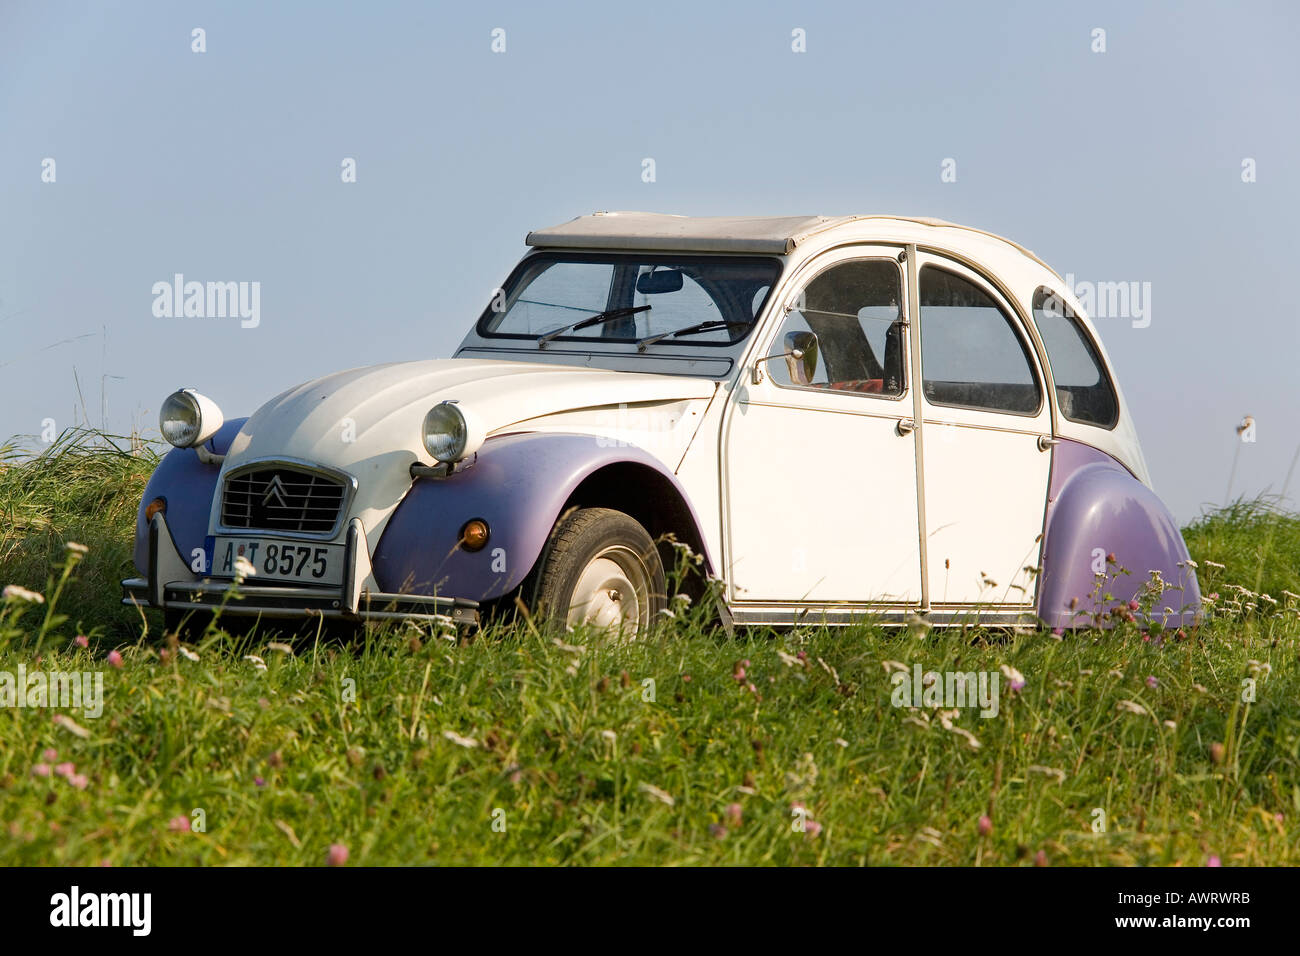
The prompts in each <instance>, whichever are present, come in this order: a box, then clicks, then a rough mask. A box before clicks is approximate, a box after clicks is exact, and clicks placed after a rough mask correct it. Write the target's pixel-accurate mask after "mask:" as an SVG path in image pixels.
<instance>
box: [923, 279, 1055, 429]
mask: <svg viewBox="0 0 1300 956" xmlns="http://www.w3.org/2000/svg"><path fill="white" fill-rule="evenodd" d="M920 294H921V373H922V379H923V383H922V384H923V388H924V390H925V397H926V399H927V400H928V401H929V402H930V403H931V404H933V405H954V406H957V407H959V408H975V409H980V410H982V411H990V412H1011V413H1012V414H1016V415H1034V414H1036V413H1037V412H1038V409H1039V407H1040V406H1041V404H1042V395H1041V393H1040V391H1039V388H1038V381H1037V378H1036V377H1035V375H1034V367H1033V364H1032V362H1031V360H1030V358H1029V351H1028V349H1027V348H1026V347H1025V343H1024V341H1023V340H1022V339H1021V337H1020V336H1019V335H1018V334H1016V331H1015V327H1014V326H1013V325H1012V322H1011V317H1010V316H1008V315H1007V314H1006V313H1005V312H1003V311H1002V309H1001V308H1000V307H999V306H998V304H997V303H996V302H994V301H993V299H992V298H991V297H990V296H989V295H988V294H987V293H986V292H985V291H984V290H983V289H981V288H980V287H979V286H977V285H975V284H974V283H973V282H970V281H968V280H966V279H964V278H962V277H961V276H959V275H957V274H956V273H953V272H949V271H947V270H946V269H940V268H937V267H935V266H930V265H927V266H923V267H922V268H921V281H920Z"/></svg>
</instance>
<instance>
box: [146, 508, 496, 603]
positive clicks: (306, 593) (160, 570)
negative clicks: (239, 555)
mask: <svg viewBox="0 0 1300 956" xmlns="http://www.w3.org/2000/svg"><path fill="white" fill-rule="evenodd" d="M148 534H149V569H148V576H147V577H143V578H127V579H126V580H124V581H123V582H122V603H123V604H127V605H131V606H133V607H152V608H157V609H158V610H175V611H192V610H196V609H200V608H205V609H213V610H215V609H218V608H219V609H221V612H222V613H223V614H229V615H237V616H240V617H245V616H259V615H260V616H262V617H267V618H299V617H309V616H310V617H325V618H337V619H341V620H351V621H397V620H402V621H405V620H435V619H438V618H443V619H448V618H449V619H450V620H451V621H453V622H454V623H456V624H477V623H478V619H479V613H478V607H479V606H478V602H477V601H470V600H466V599H464V598H449V597H431V596H428V595H423V594H388V593H384V592H377V591H371V590H369V589H367V588H366V587H365V586H364V582H365V580H366V578H367V577H368V576H369V573H370V556H369V553H368V551H367V549H366V544H365V541H366V539H365V534H364V532H363V531H362V528H361V522H360V521H358V520H357V519H355V518H354V519H353V520H352V523H351V525H349V527H348V535H347V547H346V550H345V553H344V557H345V565H344V567H345V569H346V570H345V573H344V575H343V584H342V586H341V587H340V588H339V589H338V590H333V589H329V588H309V587H294V586H288V585H284V586H282V585H256V584H249V583H247V581H246V582H245V583H244V584H241V585H238V586H236V584H235V582H234V581H228V580H224V579H220V578H200V577H198V576H197V575H195V574H194V572H193V571H191V570H190V568H189V565H187V564H186V563H185V561H184V559H182V558H181V556H180V554H179V553H178V552H177V550H176V546H175V544H174V543H173V542H172V536H171V532H170V531H169V530H168V529H167V519H166V518H165V517H164V516H163V515H162V514H156V515H154V517H153V520H152V521H151V522H150V523H149V532H148Z"/></svg>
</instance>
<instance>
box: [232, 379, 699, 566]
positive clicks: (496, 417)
mask: <svg viewBox="0 0 1300 956" xmlns="http://www.w3.org/2000/svg"><path fill="white" fill-rule="evenodd" d="M716 388H717V383H716V382H714V381H711V380H709V379H702V378H689V377H678V376H668V375H653V374H646V373H638V372H613V371H608V370H605V369H596V368H578V367H572V366H565V365H551V364H542V363H533V362H502V361H484V360H479V359H436V360H429V361H420V362H397V363H391V364H387V365H372V366H368V367H364V368H355V369H349V370H347V371H343V372H335V373H334V374H332V375H326V376H324V377H323V378H319V379H316V380H315V381H312V382H307V383H306V384H304V385H299V386H297V387H295V388H291V389H289V390H288V391H287V392H284V393H282V394H280V395H277V396H276V397H275V398H273V399H271V400H270V401H269V402H267V403H266V404H265V405H263V406H262V407H261V408H259V409H258V410H257V411H256V412H255V413H254V414H253V415H252V417H250V418H249V419H248V421H247V422H246V423H245V424H244V427H243V428H242V429H241V430H240V432H239V434H238V435H237V436H236V437H235V439H234V441H233V442H232V443H231V446H230V448H229V450H228V451H227V453H226V459H225V462H224V464H223V466H222V478H223V479H224V476H225V473H226V472H228V471H230V470H231V469H234V468H238V467H239V466H240V465H242V464H247V463H248V462H251V461H256V460H260V459H282V460H283V459H297V460H299V461H304V462H310V463H313V464H319V465H324V466H328V467H332V468H336V469H339V470H341V471H344V472H347V473H348V474H350V475H352V476H353V477H355V478H356V479H357V482H358V489H357V494H356V497H355V499H354V501H353V504H352V507H351V508H350V509H349V510H350V514H351V515H352V516H354V517H360V518H361V520H362V523H363V525H364V526H365V528H366V532H367V537H368V538H369V542H370V545H371V547H372V548H373V546H374V545H375V543H376V542H377V541H378V533H379V532H380V531H382V528H383V524H384V523H385V522H386V520H387V518H388V516H389V515H390V514H391V513H392V511H393V509H394V508H396V507H397V504H398V503H399V502H400V501H401V499H402V497H403V496H404V495H405V494H406V492H407V490H408V489H409V488H410V485H411V479H410V466H411V465H412V464H413V463H414V462H416V461H420V462H424V463H426V464H434V462H433V460H432V459H431V458H430V457H429V455H428V453H427V452H426V451H425V450H424V447H423V445H422V444H421V441H420V428H421V425H422V423H423V421H424V416H425V414H426V413H427V412H428V411H429V409H430V408H431V407H433V406H434V405H435V404H437V403H438V402H441V401H445V400H447V399H456V400H457V401H459V402H460V404H461V405H462V406H463V407H465V408H466V409H469V410H472V411H473V412H474V413H475V414H477V415H478V417H479V419H480V420H481V421H482V422H483V424H484V426H485V427H486V428H487V433H488V435H489V436H491V435H493V434H499V433H501V432H504V431H509V430H511V426H514V425H517V424H519V423H520V422H526V421H529V420H530V419H536V418H542V417H544V416H554V415H556V414H557V413H560V412H566V411H573V410H578V409H597V408H602V407H606V408H615V409H617V408H618V406H619V405H622V404H627V405H633V404H636V403H645V402H673V401H681V400H684V399H708V398H711V397H712V396H713V394H714V391H715V390H716ZM218 487H221V485H220V484H219V485H218ZM219 515H220V501H219V500H217V501H214V502H213V509H212V515H211V519H210V522H209V527H210V530H213V531H215V529H216V526H217V524H218V519H219Z"/></svg>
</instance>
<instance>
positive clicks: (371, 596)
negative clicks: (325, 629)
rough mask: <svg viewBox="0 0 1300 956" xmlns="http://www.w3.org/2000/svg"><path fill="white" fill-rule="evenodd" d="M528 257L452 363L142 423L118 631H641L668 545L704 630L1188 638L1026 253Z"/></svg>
mask: <svg viewBox="0 0 1300 956" xmlns="http://www.w3.org/2000/svg"><path fill="white" fill-rule="evenodd" d="M528 242H529V244H530V245H531V246H533V247H534V249H533V251H532V252H530V253H529V254H528V255H526V256H525V257H524V259H523V260H522V261H521V262H520V264H519V265H518V266H517V267H516V269H515V270H514V272H513V273H512V274H511V276H510V278H509V279H508V280H507V282H506V283H505V285H504V286H503V292H502V294H501V295H499V296H498V298H496V299H494V301H493V303H492V304H491V305H490V306H489V307H488V309H486V310H485V312H484V313H483V316H482V317H481V318H480V319H479V321H478V323H477V324H476V325H475V327H474V328H473V329H472V330H471V331H470V333H469V334H468V335H467V336H466V338H465V340H464V342H463V343H462V345H461V348H460V350H459V351H458V353H457V354H458V356H459V357H457V358H453V359H446V360H425V361H413V362H401V363H392V364H387V365H379V366H372V367H367V368H357V369H350V370H347V371H342V372H338V373H334V374H332V375H327V376H325V377H323V378H320V379H316V380H314V381H311V382H308V383H305V384H303V385H300V386H297V387H295V388H291V389H289V390H287V391H285V392H283V393H281V394H280V395H278V396H276V397H275V398H273V399H271V400H270V401H269V402H267V403H266V404H265V405H263V406H262V407H261V408H259V409H257V410H256V411H255V412H254V413H253V415H252V416H251V417H249V418H247V419H235V420H231V421H224V420H223V418H222V416H221V413H220V410H219V409H218V408H217V406H216V405H215V403H213V402H212V401H211V400H210V399H208V398H206V397H204V396H202V395H201V394H199V393H198V392H196V391H194V390H192V389H183V390H181V391H179V392H176V393H174V394H173V395H172V396H169V397H168V399H167V400H166V402H165V403H164V405H163V410H162V413H161V414H160V427H161V429H162V431H163V434H164V437H165V438H167V440H168V441H169V442H171V443H172V444H173V445H174V446H175V447H174V448H173V450H172V451H170V452H169V453H168V454H167V455H166V456H164V458H163V459H162V461H161V462H160V464H159V465H158V467H157V469H156V470H155V472H154V474H153V475H152V476H151V478H150V480H149V482H148V484H147V486H146V489H145V494H144V497H143V499H142V501H141V504H140V508H139V511H138V514H137V521H136V531H135V535H136V539H135V552H134V563H135V566H136V569H137V571H138V573H139V576H138V577H135V578H131V579H129V580H126V581H124V582H123V593H124V597H123V601H124V602H125V603H131V604H136V605H139V606H152V607H155V608H160V609H163V610H165V611H167V612H168V614H169V615H171V616H172V618H171V619H173V620H174V619H175V616H177V615H182V614H184V613H186V612H188V611H191V610H195V609H200V610H211V609H221V611H222V613H224V614H229V615H234V616H244V617H248V616H263V617H267V618H290V619H293V618H306V617H310V616H322V617H326V618H343V619H349V620H362V619H380V620H383V619H437V618H445V619H450V620H453V621H458V622H471V621H474V620H477V618H478V616H479V613H480V611H481V610H484V609H488V608H495V607H498V606H499V607H514V606H515V605H516V603H517V602H516V601H515V598H520V599H522V600H523V602H524V605H525V607H528V606H530V605H533V606H534V609H537V608H541V609H542V610H543V612H544V614H545V615H546V616H547V617H548V618H549V619H551V620H555V621H557V622H559V623H562V624H563V623H567V624H569V625H570V626H573V625H576V624H579V623H593V624H596V625H599V626H607V627H613V628H618V629H620V630H622V629H627V628H631V629H634V630H640V629H642V628H643V627H644V626H646V624H647V622H648V621H649V620H652V619H653V617H654V616H655V615H656V614H657V613H658V611H659V610H661V609H663V608H664V607H665V606H666V597H667V595H665V594H663V593H661V592H662V591H663V589H664V587H665V585H664V581H665V566H666V565H667V564H668V563H669V562H670V561H672V560H673V559H674V554H675V552H674V551H673V549H672V548H671V547H669V546H668V545H667V544H666V543H665V542H670V541H671V542H675V543H677V544H679V545H683V546H685V548H686V549H687V551H688V552H689V553H691V554H693V555H694V556H695V559H696V560H698V562H699V567H700V568H701V569H702V570H703V571H704V572H705V573H706V574H707V575H708V576H711V577H715V578H720V579H722V584H721V586H720V587H717V588H713V589H712V591H713V593H714V594H715V595H718V596H719V598H720V603H719V610H720V611H721V614H722V617H723V619H724V621H725V622H727V623H730V622H731V621H732V620H735V621H736V622H739V623H767V624H792V623H798V622H818V621H820V622H826V623H832V624H840V623H848V622H851V621H854V620H859V619H861V618H864V617H870V618H872V619H876V620H880V621H884V622H886V623H889V622H897V623H902V622H906V621H912V620H914V619H915V617H916V616H917V615H920V616H922V617H925V618H928V619H929V620H930V621H931V622H933V623H939V624H943V623H956V622H962V623H966V622H971V621H982V622H985V623H997V624H1033V625H1040V624H1041V625H1045V626H1048V627H1053V628H1070V627H1077V626H1085V625H1090V624H1097V623H1100V624H1103V625H1109V624H1111V623H1113V622H1114V621H1115V620H1118V619H1121V618H1122V619H1127V618H1128V616H1129V615H1130V614H1132V613H1134V609H1132V608H1129V606H1128V605H1129V602H1130V601H1135V602H1138V604H1139V608H1138V609H1137V613H1138V614H1142V615H1149V616H1150V617H1151V618H1152V619H1156V620H1160V621H1161V622H1162V623H1164V624H1166V625H1187V624H1192V623H1195V622H1196V621H1197V620H1199V614H1200V593H1199V590H1198V585H1197V581H1196V575H1195V571H1194V565H1193V564H1192V563H1191V562H1190V560H1189V557H1188V554H1187V549H1186V546H1185V544H1184V543H1183V540H1182V538H1181V536H1180V534H1179V532H1178V528H1177V525H1176V523H1175V522H1174V520H1173V518H1172V516H1171V515H1170V514H1169V512H1168V511H1167V509H1166V508H1165V507H1164V505H1163V504H1162V503H1161V502H1160V500H1159V498H1158V497H1157V496H1156V495H1155V493H1154V492H1153V491H1152V490H1151V488H1150V485H1149V479H1148V476H1147V472H1146V465H1145V462H1144V461H1143V459H1142V454H1141V449H1140V446H1139V445H1138V441H1137V436H1136V433H1135V431H1134V429H1133V425H1132V421H1131V418H1130V416H1129V414H1128V409H1127V405H1126V403H1125V401H1124V397H1123V393H1122V392H1121V391H1120V389H1119V386H1118V384H1117V383H1115V381H1114V376H1113V373H1112V371H1111V365H1110V362H1109V359H1108V357H1107V355H1106V353H1105V350H1104V347H1103V346H1102V344H1101V343H1100V341H1099V340H1098V338H1097V335H1096V332H1095V330H1094V329H1093V328H1092V326H1091V323H1089V321H1088V319H1087V317H1086V316H1085V315H1084V314H1083V312H1082V310H1081V308H1080V307H1079V303H1078V302H1077V300H1075V299H1074V297H1073V295H1072V294H1071V293H1070V291H1069V290H1068V289H1067V288H1066V287H1065V284H1064V283H1063V282H1062V281H1061V280H1060V278H1059V277H1058V276H1057V275H1056V274H1055V273H1054V272H1052V270H1051V269H1049V268H1048V267H1047V266H1046V265H1044V264H1043V263H1042V262H1041V261H1039V260H1038V259H1037V258H1036V257H1034V256H1033V255H1032V253H1029V252H1028V251H1027V250H1024V249H1023V248H1022V247H1020V246H1017V245H1015V244H1014V243H1012V242H1010V241H1008V240H1004V239H1001V238H999V237H996V236H991V235H989V234H987V233H983V232H980V231H978V230H973V229H967V228H965V227H959V226H953V225H951V224H946V223H940V222H938V221H933V220H909V219H901V218H896V217H842V218H839V219H827V218H824V217H812V218H786V219H688V218H685V217H671V216H658V215H653V214H643V213H626V214H622V213H608V214H597V215H594V216H587V217H580V218H579V219H577V220H574V221H573V222H571V223H566V224H564V225H562V226H558V227H553V228H552V229H549V230H541V231H538V232H534V233H531V234H529V237H528ZM828 509H829V510H828ZM819 531H824V532H825V533H824V534H819V533H817V532H819ZM1099 555H1100V558H1099ZM990 569H992V570H991V571H990ZM1123 571H1127V572H1130V573H1127V574H1126V573H1123ZM994 578H998V579H1001V580H1000V581H997V580H994ZM1153 581H1154V582H1156V586H1155V590H1154V591H1153V584H1152V582H1153ZM1102 595H1105V596H1106V597H1105V600H1104V601H1103V600H1102ZM1103 604H1104V605H1105V606H1102V605H1103Z"/></svg>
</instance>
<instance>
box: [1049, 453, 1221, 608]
mask: <svg viewBox="0 0 1300 956" xmlns="http://www.w3.org/2000/svg"><path fill="white" fill-rule="evenodd" d="M1111 555H1113V556H1114V559H1113V561H1111V560H1109V559H1110V556H1111ZM1188 559H1189V555H1188V553H1187V545H1186V544H1185V543H1184V542H1183V537H1182V535H1181V534H1180V533H1179V531H1178V525H1177V524H1176V523H1175V522H1174V519H1173V516H1172V515H1170V513H1169V511H1168V509H1167V508H1165V506H1164V504H1163V503H1162V502H1161V501H1160V499H1159V498H1157V497H1156V495H1155V493H1154V492H1153V491H1152V490H1151V489H1150V488H1148V487H1147V486H1146V485H1144V484H1142V482H1140V481H1138V480H1137V479H1136V478H1134V477H1133V476H1132V475H1131V474H1129V472H1128V471H1127V470H1126V469H1125V468H1124V467H1123V466H1122V465H1120V464H1119V463H1118V462H1116V461H1115V460H1114V459H1113V458H1111V457H1110V456H1109V455H1106V454H1104V453H1102V452H1100V451H1098V450H1096V449H1095V448H1091V447H1089V446H1087V445H1084V444H1082V443H1080V442H1073V441H1062V442H1061V443H1060V444H1059V445H1058V446H1057V447H1056V449H1055V452H1054V457H1053V461H1052V480H1051V490H1050V491H1049V492H1048V504H1047V536H1046V539H1045V540H1044V542H1043V571H1042V581H1041V583H1040V586H1039V592H1038V614H1039V617H1041V618H1042V619H1043V621H1044V622H1045V623H1046V624H1047V626H1048V627H1053V628H1055V627H1061V628H1068V627H1083V626H1087V625H1089V624H1091V623H1093V617H1092V616H1093V614H1094V613H1095V612H1097V611H1101V610H1109V609H1113V608H1114V607H1115V606H1116V605H1118V604H1127V603H1128V602H1129V601H1130V600H1137V601H1139V602H1143V601H1144V600H1145V599H1144V596H1143V594H1142V592H1143V590H1144V589H1145V588H1146V586H1147V585H1148V584H1149V583H1150V582H1151V581H1152V574H1151V572H1152V571H1157V572H1159V574H1160V577H1161V579H1162V580H1163V581H1164V583H1165V585H1166V588H1167V589H1166V590H1165V592H1164V594H1163V595H1162V596H1160V597H1159V598H1157V599H1156V600H1155V601H1154V603H1153V604H1152V606H1151V608H1150V612H1149V613H1150V617H1151V618H1152V619H1154V620H1157V621H1160V622H1162V623H1164V624H1166V625H1172V626H1179V625H1191V624H1193V623H1195V621H1196V620H1197V619H1198V616H1199V611H1200V606H1201V591H1200V587H1199V585H1198V583H1197V580H1196V572H1195V570H1193V568H1192V567H1191V566H1190V565H1189V564H1188V563H1187V562H1188ZM1121 568H1124V569H1127V570H1128V571H1129V572H1131V573H1130V574H1128V575H1118V576H1116V573H1117V572H1118V571H1119V569H1121ZM1098 572H1101V573H1102V574H1103V575H1104V576H1105V581H1104V583H1103V584H1102V587H1101V593H1103V594H1110V595H1111V600H1109V601H1105V602H1103V601H1102V599H1101V595H1100V594H1098V593H1097V592H1098V577H1097V575H1098ZM1165 608H1169V609H1170V611H1168V612H1166V610H1165Z"/></svg>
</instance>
